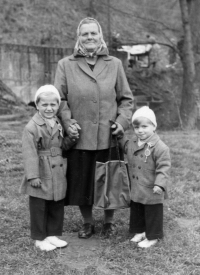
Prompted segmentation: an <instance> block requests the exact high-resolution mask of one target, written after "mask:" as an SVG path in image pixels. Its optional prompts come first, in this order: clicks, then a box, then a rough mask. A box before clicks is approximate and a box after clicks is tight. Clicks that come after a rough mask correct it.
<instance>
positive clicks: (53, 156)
mask: <svg viewBox="0 0 200 275" xmlns="http://www.w3.org/2000/svg"><path fill="white" fill-rule="evenodd" d="M60 101H61V100H60V95H59V92H58V91H57V89H56V88H55V87H54V86H53V85H45V86H42V87H40V88H39V89H38V90H37V92H36V95H35V104H36V107H37V110H38V112H37V113H36V114H35V115H34V116H33V117H32V119H31V120H30V121H29V123H28V124H27V125H26V126H25V129H24V132H23V137H22V154H23V162H24V169H25V176H24V180H23V182H22V185H21V188H20V192H21V193H24V194H28V195H29V196H30V197H29V208H30V219H31V237H32V239H34V240H35V246H36V247H38V248H39V249H40V250H44V251H51V250H54V249H56V248H57V247H65V246H67V242H65V241H63V240H60V239H59V238H57V237H56V236H60V235H62V228H63V218H64V198H65V195H66V189H67V181H66V169H67V159H64V158H63V157H62V145H63V130H62V126H61V124H60V122H59V120H58V118H57V117H56V113H57V111H58V108H59V105H60Z"/></svg>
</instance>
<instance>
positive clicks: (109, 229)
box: [102, 223, 117, 237]
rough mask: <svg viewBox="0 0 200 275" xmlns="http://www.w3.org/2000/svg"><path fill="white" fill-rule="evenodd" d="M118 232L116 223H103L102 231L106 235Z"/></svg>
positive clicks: (109, 235)
mask: <svg viewBox="0 0 200 275" xmlns="http://www.w3.org/2000/svg"><path fill="white" fill-rule="evenodd" d="M116 232H117V230H116V225H114V224H113V223H105V224H104V225H103V231H102V233H103V234H104V235H105V236H106V237H111V236H113V235H115V234H116Z"/></svg>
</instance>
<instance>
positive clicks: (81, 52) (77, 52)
mask: <svg viewBox="0 0 200 275" xmlns="http://www.w3.org/2000/svg"><path fill="white" fill-rule="evenodd" d="M88 21H90V22H88ZM89 23H95V24H96V25H97V26H98V30H99V34H100V43H99V45H98V46H97V48H96V49H95V50H94V52H88V51H87V50H86V49H85V48H84V47H83V46H82V45H81V43H80V28H81V26H82V25H83V24H89ZM108 54H109V52H108V48H107V46H106V43H105V41H104V39H103V32H102V28H101V26H100V24H99V22H98V21H97V20H96V19H94V18H92V17H86V18H84V19H83V20H81V22H80V23H79V25H78V28H77V42H76V45H75V47H74V56H84V57H94V56H97V55H108Z"/></svg>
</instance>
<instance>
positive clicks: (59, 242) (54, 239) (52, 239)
mask: <svg viewBox="0 0 200 275" xmlns="http://www.w3.org/2000/svg"><path fill="white" fill-rule="evenodd" d="M45 241H46V242H48V243H49V244H52V245H54V246H56V247H59V248H61V247H65V246H67V245H68V243H67V242H66V241H63V240H60V239H58V238H57V237H56V236H50V237H47V238H46V239H45Z"/></svg>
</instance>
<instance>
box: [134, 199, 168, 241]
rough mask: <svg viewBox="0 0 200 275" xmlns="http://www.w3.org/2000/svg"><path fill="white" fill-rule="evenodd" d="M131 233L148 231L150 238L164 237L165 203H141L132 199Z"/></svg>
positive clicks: (147, 235)
mask: <svg viewBox="0 0 200 275" xmlns="http://www.w3.org/2000/svg"><path fill="white" fill-rule="evenodd" d="M129 232H130V233H135V234H136V233H143V232H146V238H147V239H148V240H154V239H161V238H162V237H163V204H152V205H150V204H141V203H137V202H133V201H131V208H130V227H129Z"/></svg>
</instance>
